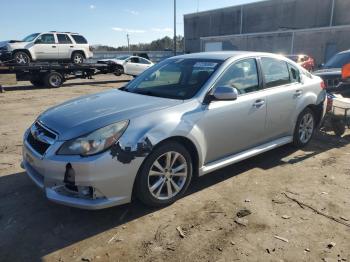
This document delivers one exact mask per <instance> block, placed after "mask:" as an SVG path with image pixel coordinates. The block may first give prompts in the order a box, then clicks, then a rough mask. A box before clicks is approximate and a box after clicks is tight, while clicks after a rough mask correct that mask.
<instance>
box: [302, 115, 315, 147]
mask: <svg viewBox="0 0 350 262" xmlns="http://www.w3.org/2000/svg"><path fill="white" fill-rule="evenodd" d="M313 131H314V117H313V115H312V114H311V113H307V114H305V115H304V116H303V118H302V119H301V121H300V125H299V139H300V141H301V142H302V143H303V144H306V143H307V142H309V140H310V139H311V137H312V133H313Z"/></svg>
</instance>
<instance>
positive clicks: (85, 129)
mask: <svg viewBox="0 0 350 262" xmlns="http://www.w3.org/2000/svg"><path fill="white" fill-rule="evenodd" d="M325 98H326V96H325V90H324V84H323V82H322V80H321V79H320V78H319V77H316V76H313V75H311V74H310V73H309V72H307V71H306V70H304V69H303V68H301V67H300V66H299V65H297V64H296V63H294V62H293V61H291V60H288V59H287V58H284V57H282V56H278V55H273V54H267V53H253V52H218V53H199V54H190V55H184V56H177V57H173V58H170V59H167V60H165V61H163V62H161V63H159V64H157V65H155V66H153V67H151V68H150V69H148V70H146V71H145V72H144V73H142V74H141V75H140V76H138V77H137V78H135V79H134V80H132V81H131V82H129V83H128V84H127V85H126V86H125V87H123V88H121V89H119V90H117V89H115V90H110V91H107V92H102V93H98V94H94V95H89V96H84V97H81V98H78V99H74V100H71V101H68V102H66V103H64V104H61V105H58V106H56V107H53V108H50V109H48V110H47V111H45V112H44V113H42V114H41V115H40V116H39V117H38V118H37V120H36V121H35V123H33V125H32V126H31V127H30V128H29V129H28V130H27V131H26V132H25V134H24V146H23V162H22V166H23V167H24V168H25V169H26V171H27V174H28V176H29V177H30V178H31V179H32V180H33V181H34V182H35V184H36V185H38V186H39V187H40V188H41V189H42V190H43V191H44V192H45V194H46V197H47V198H48V199H50V200H52V201H54V202H57V203H61V204H64V205H69V206H73V207H78V208H85V209H101V208H106V207H111V206H115V205H120V204H125V203H128V202H130V201H131V199H132V196H133V195H135V196H137V197H138V198H139V199H140V200H141V201H143V202H144V203H145V204H147V205H150V206H164V205H168V204H171V203H173V202H174V201H176V200H177V199H179V198H180V197H182V196H183V195H184V193H185V191H186V190H187V188H188V187H189V185H190V182H191V180H192V178H193V177H194V176H202V175H205V174H208V173H210V172H212V171H214V170H217V169H219V168H222V167H225V166H228V165H231V164H234V163H236V162H239V161H241V160H243V159H247V158H249V157H252V156H255V155H257V154H260V153H263V152H265V151H268V150H271V149H273V148H276V147H279V146H282V145H285V144H288V143H293V144H294V145H295V146H297V147H303V146H305V145H307V144H308V143H309V141H310V139H311V138H312V135H313V133H314V130H315V128H316V127H317V126H318V124H319V123H320V122H321V121H322V118H323V116H324V112H325V106H324V103H325Z"/></svg>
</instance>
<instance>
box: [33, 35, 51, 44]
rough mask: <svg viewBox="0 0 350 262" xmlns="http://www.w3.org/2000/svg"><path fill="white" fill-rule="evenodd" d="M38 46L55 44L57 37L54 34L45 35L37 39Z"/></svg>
mask: <svg viewBox="0 0 350 262" xmlns="http://www.w3.org/2000/svg"><path fill="white" fill-rule="evenodd" d="M36 43H38V44H55V37H54V35H53V34H43V35H41V36H39V37H38V38H37V39H36Z"/></svg>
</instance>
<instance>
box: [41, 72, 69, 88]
mask: <svg viewBox="0 0 350 262" xmlns="http://www.w3.org/2000/svg"><path fill="white" fill-rule="evenodd" d="M63 82H64V79H63V76H62V75H61V74H60V73H58V72H50V73H48V74H46V75H45V78H44V84H45V86H46V87H50V88H58V87H60V86H61V85H62V84H63Z"/></svg>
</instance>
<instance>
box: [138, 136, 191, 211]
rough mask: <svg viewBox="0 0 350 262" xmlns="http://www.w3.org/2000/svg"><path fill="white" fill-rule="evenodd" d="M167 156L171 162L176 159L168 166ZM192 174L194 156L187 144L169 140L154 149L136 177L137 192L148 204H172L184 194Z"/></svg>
mask: <svg viewBox="0 0 350 262" xmlns="http://www.w3.org/2000/svg"><path fill="white" fill-rule="evenodd" d="M169 156H170V159H169V158H168V157H169ZM175 156H176V157H175ZM167 159H169V161H168V163H171V162H172V161H174V163H173V165H169V164H168V166H167ZM156 163H158V164H156ZM157 166H158V167H160V168H158V167H157ZM174 166H175V167H174ZM161 168H163V171H164V172H162V169H161ZM175 169H177V170H175ZM151 172H152V173H151ZM151 174H152V175H151ZM192 174H193V164H192V159H191V155H190V154H189V152H188V151H187V150H186V148H185V147H184V146H182V145H181V144H179V143H176V142H166V143H164V144H162V145H160V146H159V147H157V148H156V149H155V150H154V151H152V152H151V154H150V155H149V156H148V157H147V158H146V160H145V161H144V163H143V164H142V166H141V168H140V170H139V173H138V176H137V178H136V184H135V186H136V196H137V197H138V198H139V199H140V200H141V201H142V202H143V203H144V204H146V205H148V206H152V207H162V206H167V205H170V204H172V203H174V202H175V201H176V200H178V199H179V198H181V197H182V196H183V195H184V193H185V192H186V190H187V188H188V186H189V184H190V183H191V179H192Z"/></svg>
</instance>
